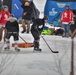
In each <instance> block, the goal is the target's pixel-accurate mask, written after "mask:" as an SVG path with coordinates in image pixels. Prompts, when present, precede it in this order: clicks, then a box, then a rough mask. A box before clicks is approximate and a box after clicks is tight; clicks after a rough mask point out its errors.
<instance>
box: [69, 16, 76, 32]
mask: <svg viewBox="0 0 76 75" xmlns="http://www.w3.org/2000/svg"><path fill="white" fill-rule="evenodd" d="M75 29H76V17H74V24H72V25H70V30H71V31H72V32H73V31H74V30H75Z"/></svg>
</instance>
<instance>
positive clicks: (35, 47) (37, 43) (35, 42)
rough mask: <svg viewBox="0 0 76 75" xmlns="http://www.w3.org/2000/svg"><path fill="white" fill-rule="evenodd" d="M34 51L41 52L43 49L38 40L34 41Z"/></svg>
mask: <svg viewBox="0 0 76 75" xmlns="http://www.w3.org/2000/svg"><path fill="white" fill-rule="evenodd" d="M34 51H40V52H41V49H40V48H39V42H37V41H34Z"/></svg>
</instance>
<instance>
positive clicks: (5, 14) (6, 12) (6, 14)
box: [0, 5, 10, 41]
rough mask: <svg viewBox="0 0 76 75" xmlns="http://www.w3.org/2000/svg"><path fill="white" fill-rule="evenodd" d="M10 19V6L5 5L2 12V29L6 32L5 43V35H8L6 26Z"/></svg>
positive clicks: (0, 19)
mask: <svg viewBox="0 0 76 75" xmlns="http://www.w3.org/2000/svg"><path fill="white" fill-rule="evenodd" d="M9 17H10V12H9V10H8V6H6V5H4V6H3V9H2V11H1V12H0V28H2V29H3V30H4V41H5V34H6V30H5V25H6V23H7V21H8V18H9ZM2 32H3V31H2ZM1 36H2V35H1ZM0 39H1V38H0Z"/></svg>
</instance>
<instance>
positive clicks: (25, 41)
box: [18, 35, 27, 44]
mask: <svg viewBox="0 0 76 75" xmlns="http://www.w3.org/2000/svg"><path fill="white" fill-rule="evenodd" d="M18 36H19V37H20V38H21V39H22V40H23V41H24V42H25V43H26V44H27V42H26V41H25V40H24V39H23V38H22V37H21V36H20V35H18Z"/></svg>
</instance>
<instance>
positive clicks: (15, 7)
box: [12, 0, 23, 18]
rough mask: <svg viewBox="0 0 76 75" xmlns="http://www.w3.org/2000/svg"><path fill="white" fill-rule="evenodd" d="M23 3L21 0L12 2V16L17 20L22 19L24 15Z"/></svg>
mask: <svg viewBox="0 0 76 75" xmlns="http://www.w3.org/2000/svg"><path fill="white" fill-rule="evenodd" d="M21 5H22V3H21V2H20V1H19V0H12V14H14V15H15V17H16V18H20V17H21V16H22V13H23V9H22V8H21Z"/></svg>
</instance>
